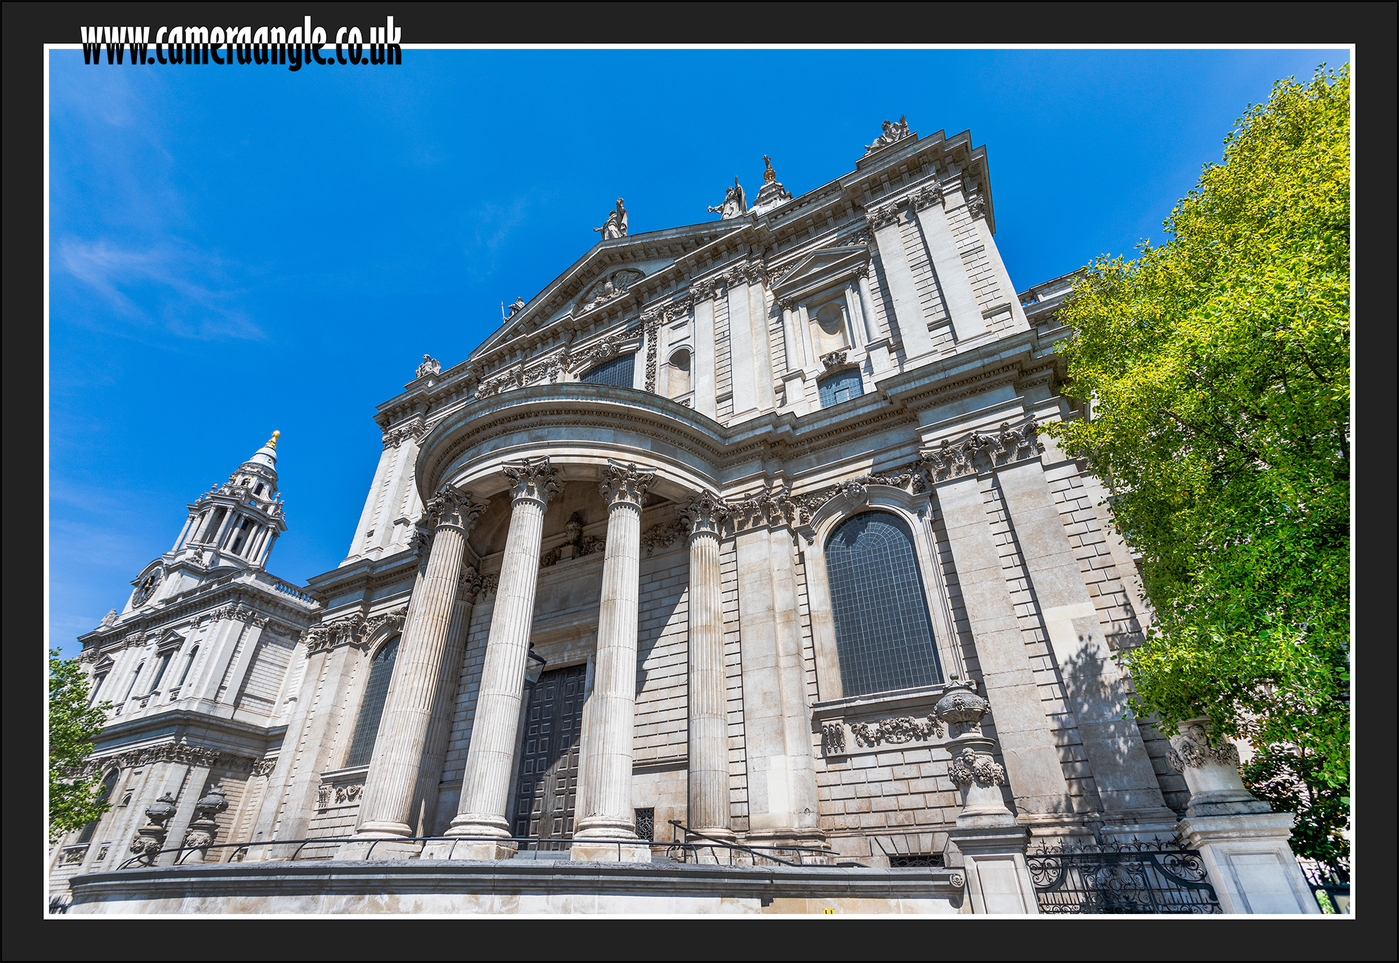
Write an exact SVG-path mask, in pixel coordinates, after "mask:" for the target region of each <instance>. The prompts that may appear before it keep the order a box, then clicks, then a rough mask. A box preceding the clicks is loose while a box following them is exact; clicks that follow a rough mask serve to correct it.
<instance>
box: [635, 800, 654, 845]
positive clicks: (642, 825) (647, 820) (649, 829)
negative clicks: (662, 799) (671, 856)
mask: <svg viewBox="0 0 1399 963" xmlns="http://www.w3.org/2000/svg"><path fill="white" fill-rule="evenodd" d="M636 834H637V835H638V836H640V837H641V838H642V839H644V840H646V841H647V842H648V843H654V842H655V841H656V810H655V809H654V808H651V809H638V810H636Z"/></svg>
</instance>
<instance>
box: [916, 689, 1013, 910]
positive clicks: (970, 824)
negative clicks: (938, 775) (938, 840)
mask: <svg viewBox="0 0 1399 963" xmlns="http://www.w3.org/2000/svg"><path fill="white" fill-rule="evenodd" d="M989 708H990V706H989V704H988V703H987V702H986V700H985V699H983V698H981V696H979V695H977V694H976V693H975V692H974V691H972V687H971V684H970V683H967V682H964V681H962V680H960V679H956V678H954V679H952V680H951V681H950V682H949V683H948V685H947V690H946V691H945V692H944V694H943V697H942V698H941V699H939V700H938V703H937V705H936V706H934V713H935V714H936V715H937V717H938V720H939V721H941V722H942V723H943V724H944V725H946V726H947V729H948V735H949V736H950V737H951V738H949V739H948V740H947V751H948V753H949V754H950V755H951V756H952V762H951V763H950V764H949V766H948V775H950V776H951V777H952V782H953V783H954V784H955V785H956V786H957V788H958V790H959V791H960V792H961V794H962V811H961V812H960V813H959V814H958V815H957V825H956V827H955V828H954V829H952V830H950V831H949V832H948V834H947V835H948V838H949V839H950V840H952V842H954V843H956V845H957V848H958V849H959V850H961V852H962V856H963V857H964V858H965V864H964V867H965V872H966V879H967V895H968V896H969V897H970V898H971V904H972V912H973V913H977V914H984V913H1016V914H1021V915H1024V914H1029V915H1032V916H1034V915H1037V914H1038V913H1039V903H1038V901H1037V900H1036V899H1035V885H1034V881H1033V880H1032V879H1031V877H1030V868H1029V866H1028V865H1027V864H1026V862H1025V845H1026V844H1027V843H1028V842H1029V841H1030V834H1029V832H1028V831H1027V830H1026V829H1025V827H1024V826H1021V825H1019V824H1018V823H1017V822H1016V821H1015V814H1014V813H1012V812H1011V811H1010V810H1009V809H1007V808H1006V804H1005V801H1004V800H1003V799H1002V798H1001V787H1002V786H1004V785H1005V784H1006V771H1005V770H1004V769H1003V768H1001V766H1000V765H999V764H998V763H997V762H996V761H995V759H993V758H992V756H991V750H992V748H993V747H994V746H995V743H994V742H992V741H991V740H990V739H988V738H987V737H986V735H985V734H984V733H983V732H982V731H981V720H982V719H983V718H984V717H985V715H986V712H987V710H988V709H989Z"/></svg>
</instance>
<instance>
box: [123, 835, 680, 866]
mask: <svg viewBox="0 0 1399 963" xmlns="http://www.w3.org/2000/svg"><path fill="white" fill-rule="evenodd" d="M355 839H356V837H354V836H318V837H314V838H311V839H261V840H255V841H252V842H242V843H213V844H210V845H208V846H170V847H167V848H165V849H160V850H157V851H155V852H153V853H138V854H137V855H135V856H132V857H130V858H128V859H126V860H125V861H124V862H122V863H121V865H119V866H118V867H117V869H118V870H122V869H131V868H133V867H145V868H148V867H152V866H154V865H155V860H156V858H157V857H159V856H161V855H163V854H165V853H178V854H181V855H178V856H176V858H175V865H177V866H180V865H184V864H185V863H186V862H187V861H188V860H190V859H191V858H192V857H193V854H194V853H196V852H199V851H204V852H207V851H209V850H213V849H233V850H238V849H244V850H246V849H250V848H252V847H254V846H262V847H267V846H293V845H295V846H296V849H295V850H294V851H293V852H292V854H291V856H290V857H289V858H287V859H286V860H278V861H279V862H282V861H286V862H295V861H296V858H297V857H298V856H300V855H301V852H302V850H304V849H305V848H306V847H307V846H313V845H317V844H322V845H324V844H332V843H333V844H336V845H337V846H338V845H340V844H344V843H348V842H351V841H352V840H355ZM439 840H440V841H445V840H451V841H452V847H451V849H449V850H448V851H447V857H446V858H447V859H451V858H452V854H453V853H455V852H456V848H457V846H456V844H457V843H459V842H489V843H515V844H516V848H517V849H524V850H525V851H526V852H528V851H530V850H531V849H533V851H535V852H544V851H546V850H544V849H542V848H541V846H542V845H544V844H549V845H553V846H558V847H559V848H560V849H562V848H564V847H566V846H572V845H573V844H574V843H575V842H582V843H587V844H588V845H593V844H596V843H603V844H607V845H616V847H617V856H618V858H619V859H620V858H621V855H622V847H623V846H636V845H638V844H641V845H646V846H653V845H656V844H655V843H653V842H652V841H650V840H646V839H640V840H638V839H622V838H617V839H606V838H595V837H588V838H587V839H581V840H580V839H574V838H573V837H566V838H561V839H541V838H539V837H537V836H376V837H372V838H369V837H364V838H361V841H362V842H367V843H369V849H368V851H367V852H366V853H365V859H368V858H369V856H370V855H371V854H372V853H373V852H374V848H375V847H376V846H378V845H379V843H395V844H397V843H427V842H433V841H439ZM235 855H236V853H235ZM319 858H325V859H330V858H333V857H319ZM308 861H309V860H308ZM230 862H231V860H230Z"/></svg>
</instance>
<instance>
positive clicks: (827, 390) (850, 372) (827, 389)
mask: <svg viewBox="0 0 1399 963" xmlns="http://www.w3.org/2000/svg"><path fill="white" fill-rule="evenodd" d="M816 391H817V394H819V395H820V397H821V407H822V408H829V407H831V405H838V404H840V403H841V402H842V401H849V400H850V399H851V398H858V397H860V395H862V394H864V393H865V387H864V384H863V383H862V382H861V381H860V369H859V368H846V369H844V370H843V371H837V372H836V373H835V374H831V375H827V376H826V377H824V378H822V379H821V380H819V381H817V382H816Z"/></svg>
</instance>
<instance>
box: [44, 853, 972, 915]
mask: <svg viewBox="0 0 1399 963" xmlns="http://www.w3.org/2000/svg"><path fill="white" fill-rule="evenodd" d="M960 873H961V871H960V870H957V869H952V868H943V867H929V868H925V869H919V870H918V871H917V872H906V871H892V872H891V871H890V870H887V869H878V868H867V867H850V866H821V865H807V866H717V865H706V864H695V863H672V864H651V863H596V862H569V861H567V860H538V861H536V860H505V861H501V862H495V861H491V862H474V861H468V860H425V859H413V860H404V861H401V862H393V863H385V862H380V861H377V860H375V861H369V860H345V861H341V860H334V861H326V860H314V861H312V860H308V861H305V862H287V861H282V862H228V863H204V864H199V865H184V866H156V867H150V868H135V869H126V870H122V871H120V872H116V871H111V870H109V871H106V872H100V873H89V874H87V875H85V876H82V877H77V878H75V879H74V880H73V883H72V888H73V903H72V905H71V908H70V909H69V913H70V914H88V913H131V912H145V913H157V912H181V911H183V912H191V911H193V912H199V911H201V909H204V908H202V907H201V908H195V909H193V910H191V908H190V894H191V893H216V894H218V895H216V896H211V897H210V898H209V904H208V907H207V909H208V910H212V909H214V907H215V906H217V907H219V908H220V909H223V910H224V911H226V906H227V905H228V901H229V900H230V899H231V900H233V901H234V902H235V903H236V905H237V906H238V907H239V911H240V912H243V913H248V914H257V913H285V912H307V911H308V903H307V901H308V900H309V901H311V902H312V904H314V909H311V910H310V911H312V912H327V911H334V912H341V913H345V912H352V913H397V912H402V911H403V908H404V907H406V906H410V905H412V906H423V907H430V909H429V910H428V911H430V912H454V913H462V912H491V913H502V912H504V913H511V912H516V913H519V912H553V913H558V912H585V911H586V910H585V908H584V904H586V905H587V906H589V907H592V906H596V909H595V910H593V911H595V912H613V911H614V909H615V910H616V911H618V912H626V911H630V912H638V911H640V912H654V911H661V908H662V907H666V906H667V905H673V904H670V902H669V901H672V900H674V899H675V898H677V897H680V898H685V899H687V900H691V901H697V902H700V901H712V906H709V904H708V903H706V902H700V905H703V906H706V907H707V908H708V910H709V911H711V912H719V911H722V912H748V913H760V912H764V907H767V909H766V912H775V913H782V912H820V910H813V909H810V908H809V907H808V906H807V905H806V902H805V901H815V902H817V903H819V905H820V906H822V907H837V908H839V911H841V912H847V913H848V912H869V911H870V906H871V904H870V903H869V902H868V901H870V900H875V901H878V902H877V904H874V905H878V906H880V907H887V909H888V910H889V911H893V912H920V913H948V914H952V913H956V912H957V911H958V909H959V908H960V907H961V905H962V902H963V897H964V892H963V890H962V888H961V887H962V882H961V881H960V880H959V879H957V877H958V876H959V875H960ZM572 896H587V897H589V899H588V900H582V901H570V900H569V897H572ZM595 899H596V902H594V900H595ZM611 899H625V900H627V902H626V903H624V904H623V903H615V904H614V903H611V902H610V900H611ZM639 900H640V901H645V902H644V903H639V902H638V901H639ZM785 900H793V901H798V900H800V901H803V902H793V903H791V904H788V905H784V903H783V901H785ZM651 901H654V906H655V909H651V908H650V906H651ZM909 901H914V902H912V904H911V905H910V903H909ZM196 902H199V901H198V900H196Z"/></svg>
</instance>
